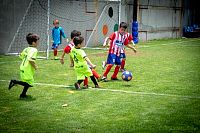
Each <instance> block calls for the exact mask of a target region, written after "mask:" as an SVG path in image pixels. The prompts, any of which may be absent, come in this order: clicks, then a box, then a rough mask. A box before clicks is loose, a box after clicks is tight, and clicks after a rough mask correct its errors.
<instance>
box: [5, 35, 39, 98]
mask: <svg viewBox="0 0 200 133" xmlns="http://www.w3.org/2000/svg"><path fill="white" fill-rule="evenodd" d="M26 40H27V42H28V44H29V47H27V48H25V49H24V50H23V51H22V53H21V54H20V58H21V59H22V63H21V65H20V77H21V81H18V80H11V81H10V84H9V87H8V89H9V90H10V89H11V88H12V87H13V86H14V85H16V84H19V85H22V86H24V89H23V91H22V93H21V94H20V98H26V97H27V95H26V92H27V90H28V88H29V87H33V82H34V78H33V76H34V74H35V70H37V68H38V67H37V65H36V63H35V60H36V58H37V53H38V50H37V49H36V47H37V46H38V44H39V36H38V35H37V34H33V33H29V34H28V35H27V36H26Z"/></svg>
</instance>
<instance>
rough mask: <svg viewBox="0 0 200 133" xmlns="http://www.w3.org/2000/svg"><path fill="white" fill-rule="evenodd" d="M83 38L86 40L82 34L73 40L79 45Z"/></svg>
mask: <svg viewBox="0 0 200 133" xmlns="http://www.w3.org/2000/svg"><path fill="white" fill-rule="evenodd" d="M83 40H84V38H83V37H82V36H76V37H74V40H73V42H74V45H75V46H78V44H81V43H82V42H83Z"/></svg>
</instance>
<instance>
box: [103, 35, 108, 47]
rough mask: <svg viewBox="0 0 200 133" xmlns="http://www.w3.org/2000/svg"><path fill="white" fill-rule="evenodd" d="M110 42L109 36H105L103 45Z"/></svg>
mask: <svg viewBox="0 0 200 133" xmlns="http://www.w3.org/2000/svg"><path fill="white" fill-rule="evenodd" d="M109 43H110V38H109V37H106V38H105V40H104V43H103V46H104V47H105V46H106V45H108V44H109Z"/></svg>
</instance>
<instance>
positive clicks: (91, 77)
mask: <svg viewBox="0 0 200 133" xmlns="http://www.w3.org/2000/svg"><path fill="white" fill-rule="evenodd" d="M90 79H91V80H92V82H93V83H94V85H95V88H99V85H98V83H97V81H96V79H95V77H94V76H90Z"/></svg>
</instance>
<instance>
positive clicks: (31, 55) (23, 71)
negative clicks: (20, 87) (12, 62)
mask: <svg viewBox="0 0 200 133" xmlns="http://www.w3.org/2000/svg"><path fill="white" fill-rule="evenodd" d="M37 53H38V50H37V49H36V48H35V47H28V48H25V49H24V50H23V51H22V53H21V54H20V56H19V57H20V58H21V59H22V63H21V65H20V76H21V80H22V81H24V82H27V83H28V84H30V85H33V82H34V78H33V76H34V74H35V69H34V68H33V66H32V65H31V64H30V62H29V61H34V62H35V60H36V58H37Z"/></svg>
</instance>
